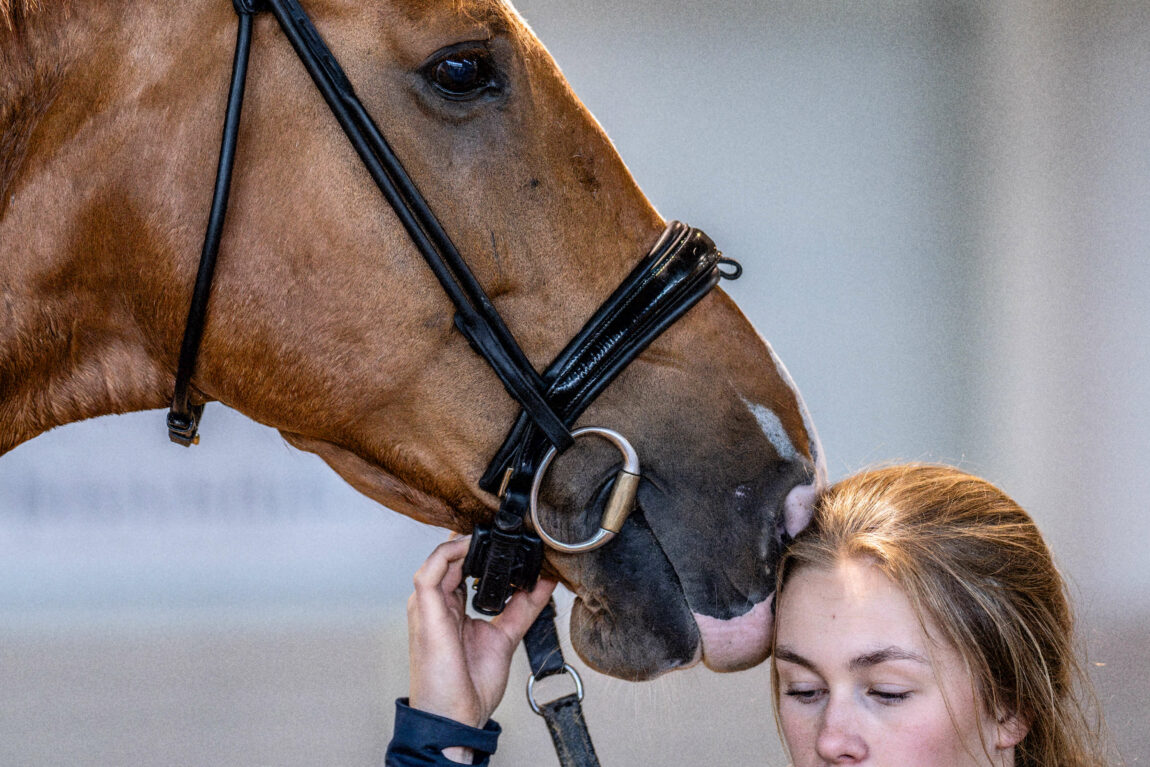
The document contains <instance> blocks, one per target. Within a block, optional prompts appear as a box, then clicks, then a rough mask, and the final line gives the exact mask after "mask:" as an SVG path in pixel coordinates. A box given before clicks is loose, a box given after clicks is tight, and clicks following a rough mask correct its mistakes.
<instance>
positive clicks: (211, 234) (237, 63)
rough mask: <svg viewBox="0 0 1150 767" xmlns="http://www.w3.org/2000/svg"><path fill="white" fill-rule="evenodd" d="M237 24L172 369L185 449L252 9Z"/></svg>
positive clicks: (193, 420)
mask: <svg viewBox="0 0 1150 767" xmlns="http://www.w3.org/2000/svg"><path fill="white" fill-rule="evenodd" d="M236 13H237V14H239V26H238V28H237V30H236V53H235V58H234V59H233V61H232V79H231V87H230V88H229V89H228V107H227V112H226V113H225V115H224V135H223V138H222V139H221V140H220V159H219V163H218V164H217V166H216V184H215V188H214V190H213V192H212V207H211V211H210V212H209V213H208V226H207V229H206V230H205V232H204V246H203V249H202V250H201V251H200V267H199V270H198V271H197V273H196V285H195V288H193V290H192V301H191V305H190V306H189V308H188V321H187V324H185V325H184V340H183V342H182V343H181V344H180V359H179V362H178V363H177V367H176V386H175V390H174V392H173V394H172V405H171V408H169V410H168V437H169V438H170V439H171V440H172V442H175V443H176V444H179V445H183V446H184V447H188V446H189V445H193V444H195V443H196V442H199V437H198V435H197V432H198V430H199V426H200V416H202V415H203V412H204V406H203V405H193V404H192V403H191V395H190V391H189V390H190V388H191V382H192V374H193V373H195V370H196V358H197V357H198V356H199V352H200V341H201V340H202V339H203V335H204V320H205V317H206V314H207V310H208V296H209V294H210V293H211V290H212V275H213V274H214V273H215V271H216V256H217V255H218V254H219V251H220V236H221V235H222V234H223V231H224V220H225V218H227V214H228V192H229V191H230V189H231V185H232V166H233V165H234V164H235V159H236V141H237V139H238V137H239V132H240V112H241V110H242V109H243V105H244V82H245V80H246V79H247V72H248V55H249V53H250V51H251V45H252V16H251V14H252V11H250V10H247V9H246V8H244V7H243V6H242V5H241V4H238V3H237V5H236Z"/></svg>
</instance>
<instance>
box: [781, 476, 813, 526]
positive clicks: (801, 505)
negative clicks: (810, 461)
mask: <svg viewBox="0 0 1150 767" xmlns="http://www.w3.org/2000/svg"><path fill="white" fill-rule="evenodd" d="M818 494H819V487H818V483H817V482H812V483H810V484H809V485H795V486H794V487H792V488H791V490H790V492H789V493H787V499H786V501H785V502H784V503H783V520H782V523H783V528H784V529H785V530H786V531H787V535H789V536H790V537H792V538H794V537H795V536H796V535H798V534H799V533H800V532H801V531H802V529H803V528H804V527H806V526H807V525H808V524H809V523H810V521H811V517H812V516H814V513H815V499H817V498H818Z"/></svg>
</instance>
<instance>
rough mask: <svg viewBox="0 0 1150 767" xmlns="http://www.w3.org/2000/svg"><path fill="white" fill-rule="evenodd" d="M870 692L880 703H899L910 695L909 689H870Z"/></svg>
mask: <svg viewBox="0 0 1150 767" xmlns="http://www.w3.org/2000/svg"><path fill="white" fill-rule="evenodd" d="M870 694H871V695H873V696H874V697H876V698H878V699H879V701H881V702H882V703H899V702H901V701H904V700H906V699H907V698H909V697H910V691H909V690H907V691H903V692H889V691H887V690H871V691H870Z"/></svg>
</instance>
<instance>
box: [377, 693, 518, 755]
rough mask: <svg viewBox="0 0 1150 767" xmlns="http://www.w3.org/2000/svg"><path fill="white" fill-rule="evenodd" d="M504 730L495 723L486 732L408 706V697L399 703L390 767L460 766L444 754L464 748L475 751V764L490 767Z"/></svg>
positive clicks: (390, 753) (390, 752)
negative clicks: (444, 751)
mask: <svg viewBox="0 0 1150 767" xmlns="http://www.w3.org/2000/svg"><path fill="white" fill-rule="evenodd" d="M501 731H502V730H501V729H500V727H499V725H498V723H496V722H495V721H494V720H492V721H489V722H488V723H487V725H486V726H484V728H483V729H482V730H478V729H476V728H474V727H468V726H467V725H465V724H461V723H459V722H456V721H455V720H453V719H448V718H446V717H442V716H437V715H435V714H429V713H428V712H426V711H420V710H419V709H417V708H412V707H411V706H409V705H407V698H400V699H398V700H397V701H395V731H394V732H393V734H392V736H391V743H389V744H388V746H387V759H386V762H385V764H386V765H387V767H427V765H435V766H436V767H457V766H458V764H459V762H453V761H452V760H450V759H448V758H447V757H446V756H444V755H443V749H445V748H449V747H451V746H463V747H464V748H470V749H472V750H473V751H474V752H475V764H476V765H486V764H488V763H489V757H490V756H491V755H492V754H494V753H495V746H496V742H497V741H498V740H499V733H500V732H501Z"/></svg>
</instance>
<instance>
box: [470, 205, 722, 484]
mask: <svg viewBox="0 0 1150 767" xmlns="http://www.w3.org/2000/svg"><path fill="white" fill-rule="evenodd" d="M719 262H720V253H719V251H718V249H717V248H716V247H715V243H714V242H712V241H711V238H710V237H708V236H707V235H706V234H704V233H703V232H702V231H700V230H698V229H692V228H691V227H688V226H687V225H686V224H683V223H680V222H678V221H673V222H671V224H670V225H669V226H668V227H667V231H666V232H665V233H664V234H663V237H662V238H661V239H660V240H659V242H658V243H656V245H655V247H654V248H653V249H652V251H651V253H649V254H648V255H647V257H646V258H644V259H643V260H642V261H640V262H639V264H638V265H637V266H636V267H635V268H634V269H633V270H632V271H631V274H630V275H628V277H627V279H626V280H624V281H623V283H622V284H621V285H620V286H619V287H618V288H617V289H616V290H615V292H614V293H612V294H611V296H610V297H609V298H608V299H607V300H606V301H605V302H604V303H603V305H602V306H600V307H599V309H598V310H597V311H596V312H595V314H594V315H593V316H592V317H591V319H589V320H588V321H587V322H586V324H584V326H583V328H582V329H581V330H580V331H579V333H578V334H577V335H576V336H575V337H574V338H573V339H572V340H571V341H570V343H568V344H567V346H566V347H565V348H564V349H563V351H562V352H560V353H559V356H557V357H556V358H555V361H554V362H552V363H551V365H550V366H549V367H548V368H547V370H546V372H544V373H543V382H544V384H545V385H546V386H547V401H548V403H550V405H551V407H552V408H553V409H554V410H555V411H556V412H557V413H558V414H559V415H560V417H562V419H563V422H564V424H566V425H567V426H568V427H570V426H572V425H573V424H574V423H575V420H576V419H577V418H578V417H579V416H580V415H581V414H582V413H583V411H584V410H586V409H587V407H588V406H589V405H590V404H591V402H593V401H594V400H595V398H596V397H598V396H599V394H600V393H602V391H603V389H605V388H606V387H607V386H608V384H610V383H611V381H613V380H614V379H615V377H616V376H617V375H618V374H619V372H620V371H622V370H623V368H625V367H626V366H627V365H628V364H629V363H630V362H631V361H632V360H633V359H635V357H637V356H638V355H639V354H640V353H642V351H643V350H644V349H646V348H647V346H649V345H650V343H651V342H652V341H653V340H655V338H657V337H658V336H659V334H660V333H662V332H663V331H664V330H666V329H667V327H669V326H670V325H671V324H672V323H674V322H675V321H676V320H677V319H679V317H681V316H682V315H683V314H684V313H685V312H686V311H687V310H688V309H690V308H691V307H692V306H694V305H695V304H696V303H698V302H699V300H700V299H702V298H703V296H705V295H706V294H707V293H708V292H709V291H710V290H711V288H713V287H714V286H715V284H716V283H717V282H718V281H719V278H720V276H722V273H721V272H720V270H719ZM532 432H533V429H532V422H531V419H530V417H529V416H528V414H527V413H526V412H521V413H520V414H519V418H518V419H517V420H516V422H515V424H514V426H512V428H511V431H510V432H508V434H507V437H506V438H505V439H504V441H503V445H502V447H500V448H499V451H498V452H497V453H496V454H495V457H494V458H493V459H492V461H491V463H490V464H488V466H487V470H486V471H485V472H484V474H483V477H482V478H481V479H480V480H479V486H480V487H481V488H483V489H484V490H487V491H488V492H495V491H496V490H497V489H498V487H499V485H500V483H501V482H502V480H503V476H504V474H505V473H506V471H507V469H508V468H509V467H512V466H513V465H514V463H513V462H514V460H515V458H516V457H517V456H519V457H520V459H521V460H522V459H523V457H524V455H523V454H524V453H525V452H527V453H538V455H539V456H541V455H542V452H543V451H545V450H546V449H547V447H548V445H547V444H546V443H540V442H539V440H538V435H537V434H533V433H532ZM533 438H534V439H533ZM540 448H542V449H540ZM530 458H534V460H530ZM537 462H538V457H534V456H531V457H529V459H528V460H527V464H528V465H530V464H532V463H537Z"/></svg>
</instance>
